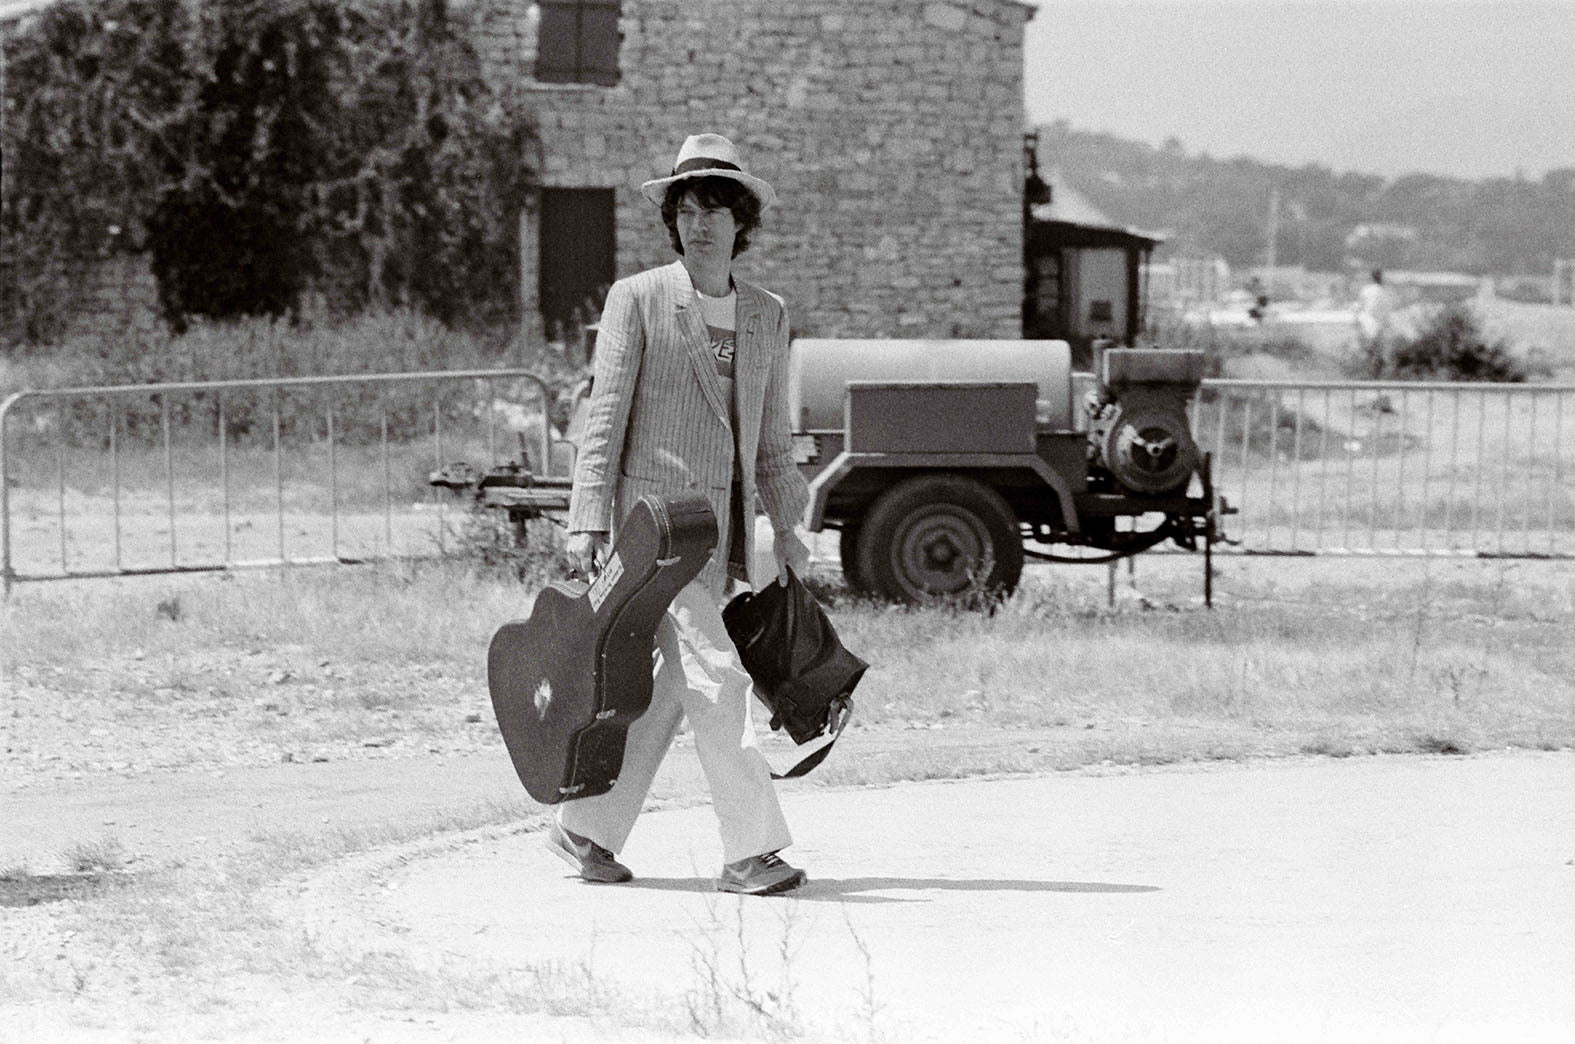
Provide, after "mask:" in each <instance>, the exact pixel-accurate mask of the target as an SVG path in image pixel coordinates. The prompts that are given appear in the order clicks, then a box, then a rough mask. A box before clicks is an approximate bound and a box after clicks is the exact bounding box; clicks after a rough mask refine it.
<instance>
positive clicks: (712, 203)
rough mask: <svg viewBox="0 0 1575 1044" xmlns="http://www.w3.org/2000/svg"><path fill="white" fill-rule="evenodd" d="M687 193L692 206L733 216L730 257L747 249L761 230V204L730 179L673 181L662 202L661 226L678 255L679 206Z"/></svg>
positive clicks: (680, 245)
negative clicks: (723, 209)
mask: <svg viewBox="0 0 1575 1044" xmlns="http://www.w3.org/2000/svg"><path fill="white" fill-rule="evenodd" d="M687 192H693V193H694V199H695V202H696V203H698V204H700V205H701V206H702V207H726V208H727V209H729V210H731V211H732V212H733V226H734V230H735V231H734V233H733V256H734V257H737V256H738V255H739V254H742V253H743V252H744V251H745V250H748V249H749V236H750V233H752V232H754V231H755V229H757V228H759V227H760V200H758V199H756V198H755V194H754V193H753V192H751V191H749V190H748V189H747V188H745V187H744V186H743V185H741V184H739V183H738V182H736V181H734V180H733V179H732V178H718V177H704V178H690V179H689V180H687V181H675V182H673V183H672V184H671V185H669V186H667V195H666V196H665V197H663V199H662V222H663V224H665V225H666V226H667V235H668V238H670V239H671V240H672V241H673V249H674V250H676V251H678V253H679V254H680V255H681V254H683V252H684V244H683V242H682V241H681V240H680V239H679V238H678V203H679V201H680V200H682V199H683V198H684V194H685V193H687Z"/></svg>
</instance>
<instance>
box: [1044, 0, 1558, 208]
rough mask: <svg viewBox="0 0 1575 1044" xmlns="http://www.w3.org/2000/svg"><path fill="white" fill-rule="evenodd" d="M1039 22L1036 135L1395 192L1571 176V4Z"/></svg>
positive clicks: (1139, 4)
mask: <svg viewBox="0 0 1575 1044" xmlns="http://www.w3.org/2000/svg"><path fill="white" fill-rule="evenodd" d="M1036 6H1037V7H1038V12H1037V13H1036V14H1035V15H1034V18H1033V20H1032V21H1030V22H1029V23H1028V36H1027V46H1026V52H1027V54H1026V76H1025V84H1026V87H1025V93H1026V103H1027V109H1028V118H1029V119H1030V121H1033V122H1051V121H1053V120H1056V119H1062V118H1064V119H1067V120H1069V121H1071V124H1072V126H1074V127H1076V128H1078V129H1080V130H1092V131H1109V132H1111V133H1114V134H1118V135H1121V136H1122V137H1127V138H1133V139H1136V140H1139V141H1144V142H1148V143H1149V144H1153V145H1158V144H1160V143H1162V142H1163V141H1164V140H1165V139H1166V138H1167V137H1171V136H1175V137H1176V138H1178V139H1180V140H1181V142H1182V144H1183V145H1184V146H1185V147H1186V149H1187V151H1188V152H1191V153H1197V152H1203V151H1206V152H1208V153H1210V154H1211V155H1213V156H1215V157H1216V158H1228V157H1231V156H1236V155H1248V156H1252V157H1253V158H1256V159H1261V160H1266V161H1270V162H1279V163H1288V164H1291V165H1301V164H1303V163H1309V162H1316V163H1322V164H1324V165H1326V166H1329V167H1333V168H1334V169H1335V170H1353V171H1361V172H1364V173H1373V174H1383V175H1389V176H1393V175H1396V174H1402V173H1406V172H1410V171H1425V172H1428V173H1435V174H1448V175H1455V176H1459V177H1468V178H1476V177H1487V176H1511V175H1514V174H1515V173H1516V171H1517V170H1521V171H1524V172H1525V174H1526V176H1528V177H1531V178H1539V177H1541V175H1542V174H1543V172H1544V171H1546V170H1548V169H1550V168H1553V167H1575V0H1036Z"/></svg>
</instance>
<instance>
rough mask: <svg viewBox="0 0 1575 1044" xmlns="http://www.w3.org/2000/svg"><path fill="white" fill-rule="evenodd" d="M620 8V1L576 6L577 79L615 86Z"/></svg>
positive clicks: (592, 1) (603, 0)
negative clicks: (577, 14) (578, 71)
mask: <svg viewBox="0 0 1575 1044" xmlns="http://www.w3.org/2000/svg"><path fill="white" fill-rule="evenodd" d="M620 6H621V3H620V0H584V2H583V3H582V4H581V5H580V78H581V80H582V81H583V82H585V83H599V84H602V85H603V86H605V87H612V86H614V85H616V84H617V83H618V43H619V40H618V13H619V7H620Z"/></svg>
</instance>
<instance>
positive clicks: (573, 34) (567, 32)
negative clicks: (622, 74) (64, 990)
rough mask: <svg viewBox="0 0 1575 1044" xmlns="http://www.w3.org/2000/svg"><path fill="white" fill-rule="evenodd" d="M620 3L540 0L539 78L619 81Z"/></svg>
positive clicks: (549, 80) (609, 0)
mask: <svg viewBox="0 0 1575 1044" xmlns="http://www.w3.org/2000/svg"><path fill="white" fill-rule="evenodd" d="M621 6H622V5H621V0H540V3H539V4H538V10H539V12H540V15H541V20H540V21H539V22H538V23H537V35H536V79H537V80H539V81H541V82H543V83H599V84H603V85H604V86H608V87H611V86H613V85H614V84H616V83H617V82H618V44H619V37H618V15H619V11H620V8H621Z"/></svg>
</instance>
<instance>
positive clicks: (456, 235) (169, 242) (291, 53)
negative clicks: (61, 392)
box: [0, 0, 533, 344]
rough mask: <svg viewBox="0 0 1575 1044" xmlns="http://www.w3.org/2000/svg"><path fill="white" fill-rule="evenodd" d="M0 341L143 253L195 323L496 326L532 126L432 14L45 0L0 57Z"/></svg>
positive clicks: (33, 326)
mask: <svg viewBox="0 0 1575 1044" xmlns="http://www.w3.org/2000/svg"><path fill="white" fill-rule="evenodd" d="M5 49H6V53H5V56H4V57H5V63H6V90H5V101H6V107H5V111H4V123H3V131H0V140H3V143H4V147H5V168H6V170H5V175H6V182H7V185H6V189H7V199H6V207H5V211H4V215H3V221H4V227H3V228H0V306H3V312H0V314H3V315H4V316H5V326H6V327H7V328H6V329H0V334H3V335H4V336H6V337H7V338H8V339H11V340H15V341H23V342H25V343H30V344H38V343H45V342H50V341H53V340H55V339H57V338H58V337H60V336H61V335H62V333H63V332H64V330H65V329H66V327H67V325H68V323H69V321H70V319H71V318H72V312H73V310H74V309H75V308H76V306H77V305H76V301H77V296H78V294H79V292H80V290H81V287H82V285H83V283H84V279H83V277H84V276H85V275H86V274H88V273H89V272H91V271H92V269H93V267H94V266H95V265H97V264H100V263H101V262H103V261H104V260H106V259H108V258H110V257H112V256H115V255H117V254H128V253H130V254H135V253H142V252H147V253H149V254H151V260H152V269H153V272H154V275H155V277H156V279H157V281H158V284H159V288H158V289H159V300H160V306H161V308H162V310H163V311H164V313H165V316H166V318H167V319H169V320H170V322H171V323H172V324H174V325H175V326H176V328H177V329H180V328H182V327H183V326H184V325H185V324H186V322H187V321H188V319H189V318H190V317H192V316H208V317H217V318H224V317H234V316H243V315H270V316H277V315H283V314H287V313H288V314H291V315H294V314H296V313H297V312H298V311H299V309H300V308H301V307H302V305H303V303H305V302H307V301H310V300H313V299H320V300H324V301H326V302H328V303H329V304H330V305H333V306H336V307H338V308H340V309H342V310H343V311H347V312H348V311H354V310H358V309H361V308H364V307H367V306H374V307H376V306H382V307H401V306H405V307H412V308H417V309H420V310H422V311H424V312H426V313H428V314H431V315H433V316H436V317H438V318H440V319H442V320H444V321H445V322H448V323H451V324H454V323H465V324H473V323H479V324H485V323H488V322H493V321H497V320H499V319H507V318H510V317H512V316H513V314H514V310H515V308H516V296H517V295H516V294H515V293H514V288H515V285H516V282H517V278H518V271H517V268H518V266H517V216H518V213H519V208H520V206H521V204H522V201H523V192H524V189H525V187H526V185H527V183H528V179H529V177H530V172H529V170H528V168H527V167H526V163H525V157H526V155H527V145H528V144H529V142H530V141H531V140H532V138H533V134H532V132H531V130H530V125H529V121H528V120H527V119H526V118H525V115H524V113H523V111H522V110H521V109H520V107H519V105H518V104H517V98H516V96H515V95H514V94H513V93H500V92H495V91H493V90H492V89H491V88H490V87H489V86H488V84H487V82H486V81H485V79H484V77H483V76H482V74H481V63H480V61H479V59H478V57H477V55H476V53H475V51H474V48H472V47H471V46H470V44H469V43H468V41H467V40H466V39H465V37H464V34H463V33H460V32H457V31H456V30H455V28H454V27H453V26H452V25H451V22H450V16H449V15H448V13H447V10H446V5H445V3H444V0H348V2H341V0H95V2H93V3H87V2H72V0H63V2H62V3H59V4H56V5H54V6H52V7H50V8H48V9H46V10H44V11H42V12H40V13H39V14H38V15H37V16H35V17H33V18H31V19H30V20H27V21H24V22H22V23H20V26H19V29H18V31H17V32H16V33H15V34H14V36H12V35H8V37H7V39H6V42H5Z"/></svg>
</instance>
